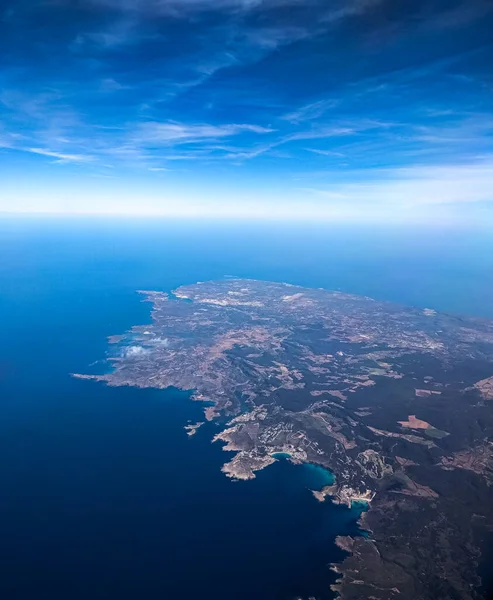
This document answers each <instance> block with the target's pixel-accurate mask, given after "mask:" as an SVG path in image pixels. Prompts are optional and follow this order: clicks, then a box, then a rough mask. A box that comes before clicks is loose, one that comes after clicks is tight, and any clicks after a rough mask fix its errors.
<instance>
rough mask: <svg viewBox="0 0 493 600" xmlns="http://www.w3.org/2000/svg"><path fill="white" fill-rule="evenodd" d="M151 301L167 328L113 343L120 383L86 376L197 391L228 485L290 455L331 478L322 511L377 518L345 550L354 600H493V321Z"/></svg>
mask: <svg viewBox="0 0 493 600" xmlns="http://www.w3.org/2000/svg"><path fill="white" fill-rule="evenodd" d="M140 293H141V294H142V295H143V297H144V300H146V301H148V302H150V303H151V304H152V322H151V323H150V324H146V325H144V326H135V327H133V328H132V329H131V330H130V331H129V332H127V333H126V334H124V335H120V334H119V335H118V336H113V337H112V338H111V339H110V342H112V345H111V352H110V356H109V358H108V360H109V362H110V364H111V369H108V371H109V372H108V373H107V374H104V375H76V376H77V377H83V378H89V379H95V380H98V381H102V382H105V383H106V384H108V385H111V386H124V385H129V386H138V387H142V388H146V387H153V388H167V387H169V386H174V387H176V388H179V389H182V390H190V391H191V392H192V398H193V399H194V400H197V401H201V402H204V403H205V404H204V407H205V409H204V413H205V419H206V420H216V421H217V422H218V424H219V425H220V427H221V428H220V430H219V432H218V433H217V435H216V436H215V438H214V440H216V441H217V442H219V443H223V444H224V450H226V451H228V452H231V453H232V454H233V455H232V457H231V458H230V459H229V460H227V461H226V463H225V465H224V466H223V471H224V473H225V474H226V475H227V476H228V477H231V478H235V479H251V478H253V477H255V472H256V471H258V470H259V469H263V468H265V467H267V466H268V465H270V464H272V463H273V462H274V461H275V460H276V455H277V454H279V453H283V454H287V455H289V456H290V458H291V460H293V461H295V462H310V463H314V464H317V465H321V466H323V467H325V468H327V469H329V470H330V471H331V472H332V473H333V474H334V476H335V482H334V484H333V485H331V486H326V487H325V488H324V489H323V490H315V492H316V494H315V495H316V497H317V498H318V499H319V500H320V501H324V500H325V498H326V497H330V498H331V501H333V502H337V503H346V504H348V505H350V504H351V503H352V502H353V501H361V500H366V501H367V502H368V503H369V506H370V508H369V510H368V511H367V512H366V513H364V516H363V518H362V525H363V527H364V528H365V529H366V530H367V531H368V537H359V538H358V537H356V538H338V544H339V546H340V547H342V548H344V549H345V550H347V551H348V552H349V555H348V556H347V558H346V559H345V560H344V561H343V562H342V563H341V564H338V565H334V566H333V568H334V570H336V572H337V573H339V574H340V578H339V581H338V583H337V584H336V585H335V586H334V591H336V592H337V593H338V594H340V595H341V596H342V597H343V598H347V599H361V598H374V599H375V600H390V599H394V598H399V599H400V600H415V599H416V598H420V599H422V600H450V599H451V598H456V599H461V600H473V599H475V598H480V597H481V595H480V592H479V588H478V587H477V585H478V583H479V579H478V577H477V573H476V570H477V563H478V560H479V558H480V552H481V544H482V543H483V540H484V539H485V536H486V532H487V531H488V528H491V527H492V526H493V510H492V507H493V485H492V484H493V444H492V440H493V401H492V398H493V396H492V392H491V390H492V389H493V388H492V385H493V384H492V382H493V322H491V321H486V320H481V319H474V318H465V317H455V316H449V315H445V314H440V313H437V312H435V311H433V310H429V309H424V310H423V309H416V308H404V307H402V306H397V305H394V304H390V303H385V302H379V301H376V300H372V299H370V298H367V297H359V296H354V295H349V294H343V293H340V292H329V291H326V290H322V289H308V288H302V287H297V286H292V285H288V284H284V283H274V282H266V281H255V280H245V279H224V280H220V281H211V282H205V283H197V284H194V285H188V286H183V287H180V288H178V289H177V290H175V291H174V292H173V293H170V294H166V293H162V292H158V291H142V292H140ZM116 333H118V332H116ZM199 425H200V423H197V424H192V425H188V426H187V428H186V429H187V431H188V433H189V435H193V433H194V432H195V430H196V428H197V427H198V426H199Z"/></svg>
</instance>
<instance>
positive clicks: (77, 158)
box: [19, 147, 93, 162]
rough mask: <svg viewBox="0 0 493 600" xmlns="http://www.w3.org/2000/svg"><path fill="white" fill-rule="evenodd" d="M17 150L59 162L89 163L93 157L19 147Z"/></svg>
mask: <svg viewBox="0 0 493 600" xmlns="http://www.w3.org/2000/svg"><path fill="white" fill-rule="evenodd" d="M19 149H20V150H22V151H24V152H31V153H32V154H40V155H41V156H48V157H50V158H56V159H58V161H60V162H91V161H92V160H93V157H92V156H90V155H87V154H67V153H65V152H55V151H53V150H47V149H45V148H23V147H20V148H19Z"/></svg>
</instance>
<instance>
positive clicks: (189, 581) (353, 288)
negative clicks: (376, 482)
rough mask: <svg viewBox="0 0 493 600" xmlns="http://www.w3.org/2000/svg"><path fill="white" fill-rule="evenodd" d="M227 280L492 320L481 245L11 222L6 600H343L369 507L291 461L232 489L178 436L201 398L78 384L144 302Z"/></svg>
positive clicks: (3, 390) (491, 253)
mask: <svg viewBox="0 0 493 600" xmlns="http://www.w3.org/2000/svg"><path fill="white" fill-rule="evenodd" d="M231 275H233V276H237V277H249V278H258V279H269V280H275V281H285V282H289V283H294V284H300V285H305V286H310V287H324V288H328V289H339V290H341V291H344V292H349V293H355V294H362V295H367V296H372V297H375V298H378V299H383V300H389V301H393V302H400V303H402V304H408V305H415V306H420V307H427V308H434V309H437V310H442V311H446V312H455V313H464V314H473V315H479V316H486V317H492V318H493V302H492V300H491V298H493V240H490V239H489V237H488V236H487V235H486V234H477V233H474V232H457V231H453V230H450V229H447V228H444V229H442V230H438V231H437V230H436V229H434V228H429V229H424V230H420V231H415V230H404V229H400V230H389V229H387V230H385V229H381V230H370V229H365V228H362V227H359V228H349V227H344V228H342V227H339V228H338V227H335V226H332V227H329V226H312V227H309V226H304V227H301V226H300V227H294V226H287V225H284V226H276V227H274V226H271V225H267V224H263V225H260V224H254V223H252V224H242V225H238V224H230V223H187V224H185V223H174V222H171V223H169V222H168V223H166V222H164V221H159V220H158V221H153V222H149V221H145V220H139V219H137V220H133V221H132V220H125V219H110V218H108V219H103V218H99V219H89V218H84V219H83V218H80V219H76V218H72V219H62V218H50V219H49V218H29V217H25V218H22V219H20V218H5V219H3V220H2V221H0V319H1V320H0V325H1V327H0V331H1V333H0V338H1V339H0V455H1V456H2V460H1V462H0V597H1V598H2V599H5V600H38V599H39V600H42V599H44V598H47V599H50V600H68V599H70V600H87V599H88V598H91V600H96V599H113V598H115V599H118V600H126V599H132V600H133V599H136V598H143V599H145V600H158V599H159V600H168V599H172V598H173V599H174V598H180V599H182V600H192V599H194V600H195V599H196V598H204V599H208V598H214V599H215V600H231V599H233V598H234V599H235V600H253V599H255V600H292V599H294V598H297V597H303V598H305V599H307V598H308V597H309V596H313V597H315V598H317V599H319V600H329V599H331V598H333V594H332V593H331V591H330V584H331V583H332V582H333V581H334V574H333V573H332V572H331V571H330V570H329V568H328V566H327V565H328V564H329V563H331V562H334V561H339V560H341V558H342V557H343V553H342V552H341V551H340V550H339V549H338V548H337V547H336V546H335V544H334V539H335V536H336V535H345V534H358V532H359V530H358V526H357V523H356V521H357V518H358V515H359V510H360V509H357V508H353V509H351V510H349V509H348V508H346V507H340V506H334V505H332V504H331V503H330V502H325V503H319V502H317V501H316V500H315V499H314V497H313V495H312V494H311V492H310V489H313V488H314V487H317V486H318V487H320V486H321V485H323V483H324V481H326V478H327V477H328V474H327V473H326V472H324V471H323V470H320V469H317V468H313V467H311V466H306V465H305V466H301V465H298V466H295V465H292V464H291V463H290V462H289V461H287V460H286V459H283V458H282V457H281V458H280V459H279V461H278V462H277V463H275V464H274V465H272V466H271V467H269V468H267V469H265V470H263V471H261V472H259V473H258V474H257V478H256V479H255V480H253V481H250V482H232V481H230V480H228V479H227V478H226V477H225V476H224V475H223V474H222V473H221V472H220V467H221V465H222V464H223V462H224V461H225V459H226V458H227V455H226V454H225V453H224V452H223V451H222V449H221V446H220V445H219V444H211V443H210V441H211V438H212V436H213V435H214V433H215V431H217V426H216V425H215V424H214V423H209V424H207V425H205V426H204V427H202V428H200V429H199V430H198V431H197V433H196V435H195V436H193V437H192V438H189V437H187V435H186V433H185V431H184V429H183V428H184V426H185V425H186V424H187V423H188V422H190V421H192V422H194V421H196V420H199V419H200V417H201V414H202V412H201V411H202V407H201V406H200V405H199V404H197V403H193V402H190V401H189V394H187V393H185V392H181V391H179V390H174V389H171V390H138V389H133V388H109V387H105V386H103V385H100V384H98V383H95V382H92V381H84V380H78V379H74V378H72V377H71V376H70V374H71V373H74V372H79V373H84V372H89V370H90V371H91V372H94V371H98V369H100V371H101V372H102V371H103V370H104V369H105V368H106V367H105V365H104V363H103V359H104V357H105V353H106V350H107V342H106V337H107V336H108V335H112V334H118V333H122V332H123V331H125V330H126V329H128V328H130V327H131V326H132V325H135V324H145V323H146V322H148V320H149V308H150V306H149V305H148V304H146V303H142V302H141V298H140V297H139V296H138V294H136V290H138V289H155V290H165V291H167V290H171V289H173V288H175V287H178V286H179V285H182V284H189V283H194V282H196V281H204V280H208V279H216V278H221V277H224V276H231ZM95 361H96V362H95ZM98 361H99V362H98ZM94 363H95V364H94Z"/></svg>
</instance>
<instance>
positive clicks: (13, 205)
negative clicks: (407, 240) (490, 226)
mask: <svg viewBox="0 0 493 600" xmlns="http://www.w3.org/2000/svg"><path fill="white" fill-rule="evenodd" d="M2 7H3V8H0V56H1V57H2V58H1V61H2V68H1V70H0V178H1V179H0V182H1V183H0V211H3V212H29V213H31V212H42V213H43V212H46V213H59V212H62V213H121V214H144V215H149V214H159V215H169V216H176V217H187V216H191V217H201V216H204V217H211V218H218V217H220V218H230V217H231V218H268V219H291V220H293V219H294V220H298V219H308V220H313V219H315V220H321V219H327V220H335V221H339V220H343V221H356V220H358V221H376V222H380V221H392V222H393V221H405V222H408V221H417V222H434V221H436V220H438V219H439V220H441V221H457V222H464V221H468V220H471V219H473V220H479V221H481V222H485V221H488V222H491V223H493V68H492V65H493V36H492V34H491V32H492V31H493V2H491V1H490V0H467V1H463V0H455V1H454V0H435V1H434V0H427V1H423V0H413V1H409V0H399V1H396V0H344V1H343V0H334V1H329V0H10V1H9V0H7V2H6V3H5V1H4V2H3V3H2Z"/></svg>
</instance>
